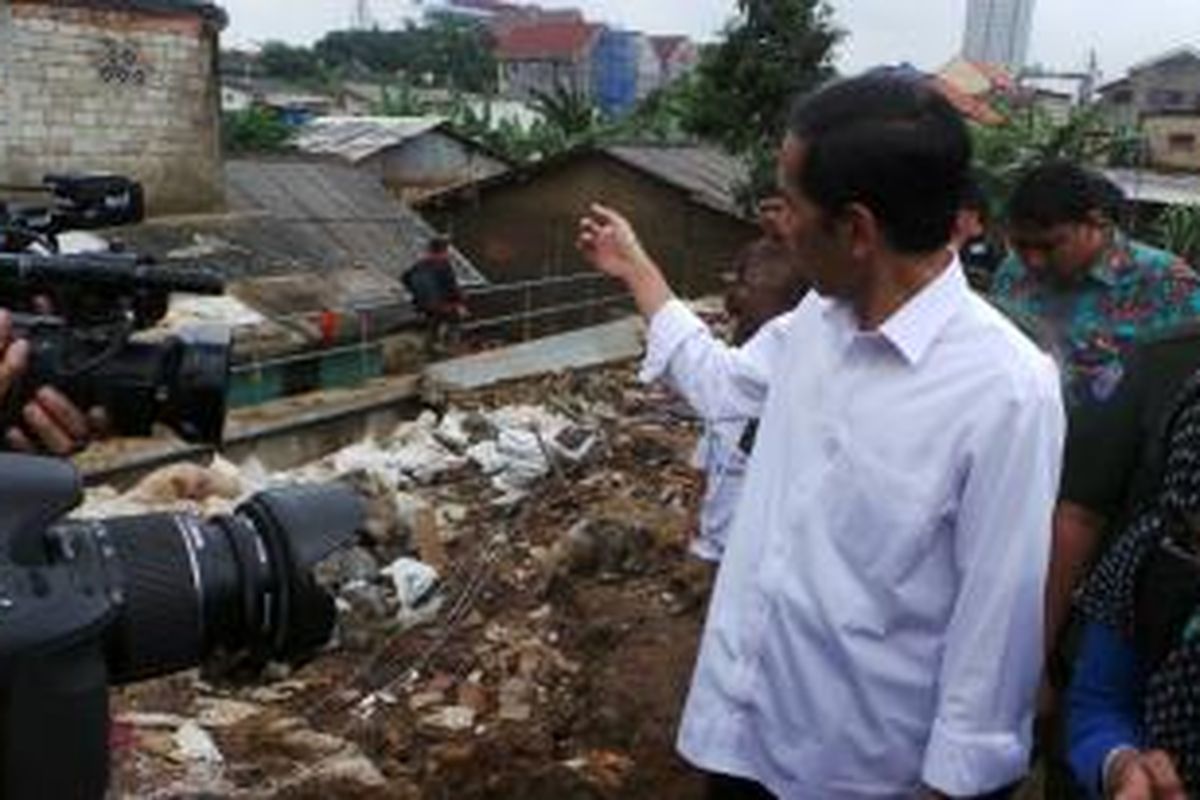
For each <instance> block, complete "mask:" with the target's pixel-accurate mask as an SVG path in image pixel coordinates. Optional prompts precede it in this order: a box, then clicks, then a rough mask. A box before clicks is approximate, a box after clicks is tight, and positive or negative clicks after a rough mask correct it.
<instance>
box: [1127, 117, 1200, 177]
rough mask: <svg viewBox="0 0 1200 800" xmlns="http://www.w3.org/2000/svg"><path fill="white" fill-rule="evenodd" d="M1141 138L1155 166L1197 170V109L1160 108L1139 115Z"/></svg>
mask: <svg viewBox="0 0 1200 800" xmlns="http://www.w3.org/2000/svg"><path fill="white" fill-rule="evenodd" d="M1141 128H1142V139H1143V142H1144V143H1145V152H1146V154H1147V156H1148V159H1149V161H1150V165H1151V166H1152V167H1155V168H1157V169H1165V170H1183V171H1191V172H1200V113H1197V112H1190V111H1182V112H1171V111H1160V112H1158V113H1147V114H1143V115H1142V121H1141Z"/></svg>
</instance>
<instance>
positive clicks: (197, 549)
mask: <svg viewBox="0 0 1200 800" xmlns="http://www.w3.org/2000/svg"><path fill="white" fill-rule="evenodd" d="M362 519H363V506H362V501H361V500H360V499H359V497H358V495H357V494H355V493H354V492H353V491H352V490H351V489H350V488H349V487H346V486H341V485H328V486H311V487H304V486H302V487H290V488H286V489H277V490H272V491H267V492H262V493H260V494H258V495H256V496H255V497H253V498H251V499H250V500H249V501H247V502H246V503H245V504H243V505H242V506H240V507H239V508H238V509H237V510H236V511H235V512H234V513H233V514H230V515H225V516H217V517H213V518H211V519H207V520H203V519H200V518H199V517H196V516H193V515H188V514H148V515H144V516H135V517H122V518H113V519H108V520H103V521H92V522H83V523H75V522H72V523H68V524H65V525H62V526H58V528H57V529H56V530H55V531H54V535H56V536H57V537H59V538H62V537H64V536H65V537H67V538H69V539H70V540H71V545H72V547H73V549H75V550H77V551H78V550H81V549H85V548H90V549H92V550H93V552H94V553H95V554H96V558H97V560H100V561H103V562H105V563H106V564H107V565H108V567H109V568H110V570H115V571H116V573H117V574H116V577H115V579H114V580H113V583H114V588H115V589H116V592H115V594H116V595H117V596H118V597H119V598H120V599H119V611H118V615H117V618H116V620H115V621H114V623H113V625H112V626H111V627H110V628H109V632H108V637H107V640H106V645H105V651H106V660H107V662H108V667H109V671H110V676H111V680H112V682H113V683H129V682H132V681H138V680H143V679H145V678H151V677H155V676H158V675H165V674H168V673H171V672H176V671H179V670H182V669H187V668H190V667H193V666H196V665H198V664H200V663H201V662H202V661H204V660H205V659H206V658H208V657H209V656H211V655H213V654H215V653H217V652H221V653H224V654H228V655H232V656H234V657H240V658H244V659H246V660H247V661H249V662H251V663H253V664H262V663H265V662H266V661H268V660H272V659H274V660H281V661H290V662H297V661H301V660H303V659H304V658H306V657H308V656H310V655H312V654H313V653H314V652H316V650H318V649H319V648H320V647H321V646H323V645H324V644H325V642H326V641H327V640H328V638H329V635H330V633H331V631H332V627H333V623H334V619H335V610H334V604H333V599H332V597H330V596H329V594H328V593H327V592H326V591H325V590H324V589H322V588H321V587H320V586H319V585H318V584H317V583H316V580H315V579H314V577H313V574H312V571H313V567H314V566H315V565H316V564H317V563H318V562H319V561H321V560H322V559H324V558H325V557H327V556H328V555H329V554H330V553H332V552H333V550H335V549H337V548H338V547H340V546H343V545H345V544H347V543H349V542H350V541H351V540H353V538H354V536H355V535H356V533H357V531H358V530H359V528H360V527H361V523H362Z"/></svg>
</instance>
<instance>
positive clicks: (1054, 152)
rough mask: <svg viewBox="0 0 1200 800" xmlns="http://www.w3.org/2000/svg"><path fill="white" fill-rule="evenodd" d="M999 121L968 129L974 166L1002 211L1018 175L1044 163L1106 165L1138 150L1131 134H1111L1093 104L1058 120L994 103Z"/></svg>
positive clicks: (1031, 108) (1033, 109) (1038, 111)
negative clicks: (1063, 161) (994, 123)
mask: <svg viewBox="0 0 1200 800" xmlns="http://www.w3.org/2000/svg"><path fill="white" fill-rule="evenodd" d="M993 105H994V106H996V108H997V110H998V111H1000V112H1001V114H1002V115H1003V117H1004V122H1002V123H1001V124H998V125H973V126H972V138H973V144H974V150H975V168H976V172H977V174H978V175H979V176H980V181H981V182H982V184H983V189H984V191H985V192H986V193H987V196H988V197H989V198H990V199H991V201H992V202H993V204H995V205H996V206H997V207H1003V205H1004V204H1006V203H1007V201H1008V197H1009V195H1010V194H1011V193H1012V190H1013V189H1014V188H1015V187H1016V184H1017V181H1018V180H1019V179H1020V176H1021V175H1022V174H1024V173H1025V172H1026V171H1027V170H1029V169H1030V168H1032V167H1034V166H1037V165H1038V164H1041V163H1044V162H1046V161H1054V160H1068V161H1075V162H1078V163H1081V164H1097V165H1102V164H1107V163H1111V162H1112V161H1114V160H1116V161H1118V162H1121V161H1123V160H1124V159H1126V158H1128V157H1130V156H1129V154H1130V153H1131V152H1135V151H1136V150H1137V147H1138V144H1137V141H1136V134H1132V133H1131V132H1130V131H1121V130H1114V129H1113V128H1111V127H1110V126H1109V125H1108V123H1107V122H1106V120H1105V118H1104V116H1103V114H1102V113H1101V111H1100V109H1099V108H1097V107H1096V106H1084V107H1081V108H1077V109H1074V110H1073V111H1072V112H1071V114H1070V116H1069V117H1068V118H1067V120H1066V121H1065V122H1057V121H1056V120H1054V119H1053V118H1052V117H1051V116H1050V115H1049V114H1048V113H1047V112H1046V111H1045V110H1044V109H1042V108H1040V107H1039V106H1037V105H1035V104H1032V103H1026V104H1021V105H1014V104H1013V103H1011V102H1007V101H1005V100H1003V99H996V100H993Z"/></svg>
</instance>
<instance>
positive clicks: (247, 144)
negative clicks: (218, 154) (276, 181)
mask: <svg viewBox="0 0 1200 800" xmlns="http://www.w3.org/2000/svg"><path fill="white" fill-rule="evenodd" d="M291 136H292V129H291V128H289V127H288V125H287V123H285V122H284V121H283V120H281V119H280V118H279V115H278V114H276V113H275V112H274V111H271V110H270V109H266V108H259V107H257V106H255V107H251V108H248V109H246V110H245V111H230V112H227V113H225V114H223V115H222V118H221V140H222V145H223V147H224V150H225V152H226V153H227V154H230V155H238V154H242V153H269V152H277V151H280V150H283V149H284V148H286V147H287V144H288V140H289V139H291Z"/></svg>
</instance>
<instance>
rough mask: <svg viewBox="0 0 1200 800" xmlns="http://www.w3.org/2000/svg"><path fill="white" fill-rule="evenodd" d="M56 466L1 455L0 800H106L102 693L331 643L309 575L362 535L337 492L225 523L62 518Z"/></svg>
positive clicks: (329, 620) (73, 497) (325, 611)
mask: <svg viewBox="0 0 1200 800" xmlns="http://www.w3.org/2000/svg"><path fill="white" fill-rule="evenodd" d="M80 495H81V492H80V485H79V478H78V476H77V474H76V473H75V471H74V469H73V468H72V467H71V466H70V465H69V464H68V463H67V462H65V461H56V460H51V459H43V458H37V457H33V456H17V455H0V509H3V510H4V511H3V514H0V797H2V798H4V799H5V800H26V798H29V799H31V800H32V799H33V798H37V799H38V800H40V799H41V798H85V799H87V800H90V799H91V798H101V797H103V796H104V794H105V791H106V787H107V784H108V738H107V737H108V686H109V684H110V683H112V684H123V683H130V682H133V681H140V680H144V679H147V678H152V677H156V676H160V675H167V674H169V673H172V672H176V671H178V670H182V669H187V668H190V667H194V666H197V665H199V664H201V663H202V662H205V661H207V660H208V659H210V658H218V657H219V658H220V659H221V660H222V661H223V662H227V661H228V660H230V659H238V658H240V659H241V660H242V662H243V663H245V664H247V665H248V666H250V667H256V666H261V665H264V664H265V663H267V662H268V661H285V662H289V663H293V664H295V663H300V662H303V661H304V660H306V659H308V658H309V657H311V656H312V655H314V654H315V653H316V651H317V650H318V649H319V648H321V647H322V646H323V645H324V644H325V643H326V641H327V640H328V639H329V636H330V633H331V631H332V628H333V624H334V621H335V616H336V615H335V606H334V601H333V599H332V598H331V596H330V595H329V594H328V593H327V592H326V591H325V590H324V589H322V588H321V587H320V586H319V585H318V584H317V583H316V581H315V579H314V577H313V572H312V570H313V567H314V566H315V565H316V564H317V563H318V562H319V561H321V560H323V559H324V558H326V557H327V556H329V555H330V554H331V553H332V552H333V551H334V550H336V549H338V548H340V547H342V546H344V545H346V544H348V543H349V542H350V541H351V540H352V539H353V538H354V536H355V535H356V533H357V532H358V531H359V529H360V528H361V527H362V522H363V517H364V509H363V503H362V500H361V499H360V498H359V497H358V496H357V495H356V494H355V493H354V492H353V491H352V490H351V489H349V488H348V487H345V486H339V485H329V486H315V487H292V488H285V489H276V490H271V491H265V492H262V493H260V494H258V495H256V496H255V497H253V498H251V499H250V500H248V501H247V502H245V503H244V504H242V505H241V506H240V507H239V508H238V509H237V510H236V511H235V512H234V513H233V514H230V515H227V516H218V517H213V518H211V519H207V520H205V519H199V518H197V517H195V516H192V515H189V514H146V515H143V516H135V517H126V518H116V519H106V520H63V519H62V517H63V515H64V514H66V513H67V512H68V511H69V510H71V509H72V508H73V507H74V506H75V505H76V504H77V503H78V501H79V499H80Z"/></svg>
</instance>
